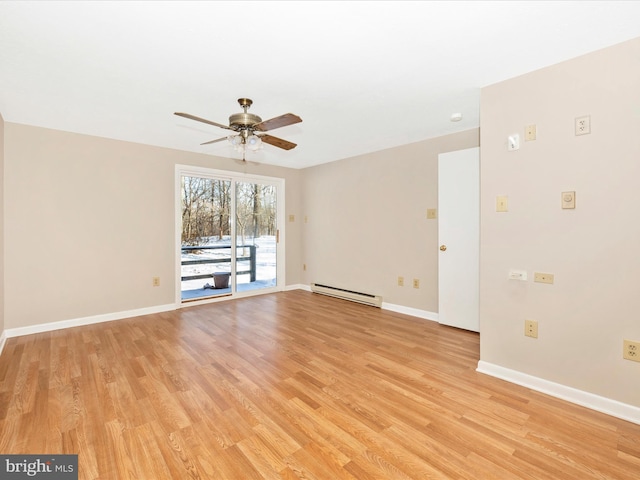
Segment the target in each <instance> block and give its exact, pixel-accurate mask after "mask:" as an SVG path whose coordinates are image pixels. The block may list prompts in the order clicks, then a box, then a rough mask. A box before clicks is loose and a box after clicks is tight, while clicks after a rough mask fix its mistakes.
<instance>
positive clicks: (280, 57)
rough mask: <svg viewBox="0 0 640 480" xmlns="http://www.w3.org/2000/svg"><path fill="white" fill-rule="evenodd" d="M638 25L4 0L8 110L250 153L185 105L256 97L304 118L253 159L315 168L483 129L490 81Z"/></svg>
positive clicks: (336, 7) (551, 13)
mask: <svg viewBox="0 0 640 480" xmlns="http://www.w3.org/2000/svg"><path fill="white" fill-rule="evenodd" d="M639 36H640V2H637V1H623V2H617V1H597V2H587V1H568V2H564V1H553V2H544V1H533V2H515V1H512V2H506V1H498V2H486V1H471V2H463V1H446V2H437V1H421V2H419V1H416V2H402V1H389V2H387V1H371V2H369V1H348V2H341V1H331V2H328V1H320V2H313V1H297V2H294V1H284V2H271V1H258V2H249V1H234V2H228V1H215V2H204V1H198V2H167V1H163V2H155V1H143V2H124V1H118V2H106V1H102V2H93V1H84V2H56V1H49V2H44V1H42V2H27V1H16V2H14V1H0V114H2V115H3V117H4V119H5V121H7V122H14V123H21V124H29V125H36V126H42V127H47V128H53V129H59V130H66V131H71V132H79V133H85V134H89V135H96V136H101V137H108V138H115V139H120V140H126V141H131V142H137V143H143V144H148V145H157V146H162V147H169V148H174V149H178V150H186V151H192V152H199V153H205V154H210V155H216V156H223V157H236V158H237V155H238V154H237V153H235V152H234V151H233V149H232V148H231V147H230V146H229V145H228V144H227V142H220V143H216V144H213V145H208V146H200V143H202V142H205V141H208V140H212V139H215V138H218V137H221V136H224V135H225V134H226V130H223V129H219V128H216V127H213V126H209V125H206V124H202V123H198V122H194V121H191V120H187V119H183V118H180V117H177V116H175V115H173V112H176V111H181V112H188V113H191V114H193V115H196V116H199V117H204V118H207V119H209V120H213V121H215V122H218V123H223V124H227V123H228V117H229V115H230V114H232V113H238V112H240V111H241V108H240V106H239V105H238V103H237V99H238V98H240V97H249V98H251V99H253V101H254V104H253V107H252V108H251V110H250V113H254V114H257V115H260V116H261V117H262V118H263V119H264V120H266V119H269V118H272V117H275V116H278V115H281V114H283V113H287V112H292V113H295V114H297V115H299V116H301V117H302V119H303V122H302V123H300V124H297V125H291V126H288V127H283V128H281V129H277V130H274V131H272V132H270V133H271V134H273V135H275V136H277V137H281V138H284V139H286V140H289V141H292V142H295V143H297V144H298V147H297V148H295V149H294V150H290V151H284V150H281V149H278V148H276V147H273V146H270V145H266V146H265V147H264V149H262V150H260V151H259V152H257V153H255V154H252V155H250V156H248V158H247V159H248V160H254V161H258V162H262V163H269V164H274V165H282V166H288V167H293V168H303V167H307V166H311V165H316V164H320V163H325V162H330V161H334V160H338V159H342V158H347V157H351V156H354V155H359V154H363V153H368V152H372V151H377V150H382V149H385V148H389V147H394V146H398V145H403V144H407V143H412V142H416V141H420V140H423V139H426V138H432V137H436V136H440V135H443V134H447V133H453V132H457V131H462V130H467V129H470V128H473V127H477V126H478V124H479V118H478V117H479V101H480V89H481V88H482V87H484V86H487V85H490V84H493V83H496V82H499V81H501V80H505V79H508V78H511V77H514V76H517V75H520V74H523V73H526V72H530V71H532V70H535V69H538V68H541V67H544V66H547V65H552V64H554V63H558V62H561V61H563V60H566V59H569V58H573V57H576V56H579V55H581V54H584V53H587V52H590V51H594V50H597V49H600V48H603V47H606V46H609V45H613V44H616V43H620V42H622V41H625V40H628V39H631V38H635V37H639ZM522 94H523V95H526V92H523V93H522ZM457 112H460V113H462V114H463V120H462V121H460V122H458V123H452V122H451V121H450V117H451V115H452V114H453V113H457Z"/></svg>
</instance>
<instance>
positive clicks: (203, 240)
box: [180, 175, 233, 301]
mask: <svg viewBox="0 0 640 480" xmlns="http://www.w3.org/2000/svg"><path fill="white" fill-rule="evenodd" d="M180 193H181V203H182V205H181V208H182V233H181V262H180V263H181V265H180V267H181V268H180V270H181V271H180V292H181V299H182V301H190V300H197V299H201V298H207V297H213V296H218V295H229V294H230V293H231V291H232V286H233V279H232V275H231V273H232V272H231V270H232V269H231V265H232V253H233V252H232V243H231V218H232V217H231V181H230V180H221V179H215V178H207V177H200V176H190V175H182V176H181V192H180Z"/></svg>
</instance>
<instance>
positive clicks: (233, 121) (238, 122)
mask: <svg viewBox="0 0 640 480" xmlns="http://www.w3.org/2000/svg"><path fill="white" fill-rule="evenodd" d="M260 122H262V119H261V118H260V117H259V116H258V115H254V114H253V113H246V112H245V113H234V114H233V115H231V116H230V117H229V126H230V127H231V128H235V129H242V128H247V127H250V126H252V125H255V124H256V123H260Z"/></svg>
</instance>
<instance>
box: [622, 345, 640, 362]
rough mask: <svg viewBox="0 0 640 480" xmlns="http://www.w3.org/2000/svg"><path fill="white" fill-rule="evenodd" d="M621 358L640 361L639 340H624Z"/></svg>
mask: <svg viewBox="0 0 640 480" xmlns="http://www.w3.org/2000/svg"><path fill="white" fill-rule="evenodd" d="M622 358H625V359H626V360H632V361H634V362H640V342H634V341H632V340H625V341H624V346H623V351H622Z"/></svg>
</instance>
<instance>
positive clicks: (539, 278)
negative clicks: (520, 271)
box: [533, 272, 553, 284]
mask: <svg viewBox="0 0 640 480" xmlns="http://www.w3.org/2000/svg"><path fill="white" fill-rule="evenodd" d="M533 281H534V282H538V283H550V284H551V283H553V273H540V272H535V273H534V274H533Z"/></svg>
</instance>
